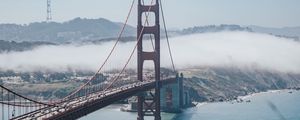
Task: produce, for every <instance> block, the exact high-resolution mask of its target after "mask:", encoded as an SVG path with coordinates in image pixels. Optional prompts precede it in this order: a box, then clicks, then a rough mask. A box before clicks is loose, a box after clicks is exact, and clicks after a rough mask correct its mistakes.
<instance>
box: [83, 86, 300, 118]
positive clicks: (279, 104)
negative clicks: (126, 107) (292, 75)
mask: <svg viewBox="0 0 300 120" xmlns="http://www.w3.org/2000/svg"><path fill="white" fill-rule="evenodd" d="M245 99H246V100H251V102H243V103H236V102H223V103H207V104H201V105H200V104H199V105H197V107H193V108H189V109H186V110H185V111H184V112H183V113H181V114H177V115H175V114H168V113H162V119H163V120H300V91H293V92H292V93H289V91H288V90H284V91H277V92H272V93H270V92H268V93H259V94H255V95H252V96H247V97H245ZM120 106H121V105H111V106H109V107H106V108H104V109H101V110H98V111H96V112H94V113H92V114H89V115H88V116H85V117H83V118H81V119H80V120H100V119H101V120H135V119H136V113H128V112H121V111H120ZM148 119H149V120H151V118H148ZM152 119H153V118H152Z"/></svg>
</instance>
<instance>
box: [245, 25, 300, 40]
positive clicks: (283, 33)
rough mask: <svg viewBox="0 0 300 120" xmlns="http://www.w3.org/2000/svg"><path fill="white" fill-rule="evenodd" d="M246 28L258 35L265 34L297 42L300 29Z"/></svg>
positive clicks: (299, 36)
mask: <svg viewBox="0 0 300 120" xmlns="http://www.w3.org/2000/svg"><path fill="white" fill-rule="evenodd" d="M248 27H249V28H251V29H252V30H253V31H255V32H259V33H267V34H272V35H276V36H279V37H287V38H292V39H296V40H299V38H300V27H283V28H268V27H260V26H254V25H252V26H248Z"/></svg>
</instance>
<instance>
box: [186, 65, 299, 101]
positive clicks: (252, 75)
mask: <svg viewBox="0 0 300 120" xmlns="http://www.w3.org/2000/svg"><path fill="white" fill-rule="evenodd" d="M182 72H183V73H184V74H185V75H186V76H185V78H186V79H185V81H184V84H185V86H186V87H187V88H188V89H189V90H190V92H191V95H192V97H193V99H194V100H196V101H214V100H221V101H222V100H226V99H234V98H235V97H236V96H242V95H247V94H250V93H255V92H262V91H267V90H275V89H286V88H295V87H300V74H296V73H281V72H275V71H266V70H259V69H256V70H254V69H252V70H249V69H248V70H247V69H238V68H216V67H209V68H197V69H188V70H183V71H182Z"/></svg>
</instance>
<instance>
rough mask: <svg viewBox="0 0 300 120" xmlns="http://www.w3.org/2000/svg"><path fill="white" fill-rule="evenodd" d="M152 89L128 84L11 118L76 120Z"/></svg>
mask: <svg viewBox="0 0 300 120" xmlns="http://www.w3.org/2000/svg"><path fill="white" fill-rule="evenodd" d="M173 82H176V78H167V79H163V80H161V82H160V84H161V85H164V84H169V83H173ZM154 87H155V81H153V80H152V81H144V82H138V83H133V84H128V85H124V86H121V87H118V88H114V89H109V90H106V91H99V92H95V93H93V94H89V95H87V96H84V97H79V98H75V99H72V100H69V101H65V102H62V103H60V104H58V105H56V106H48V107H45V108H41V109H38V110H36V111H33V112H30V113H27V114H24V115H21V116H18V117H15V118H13V120H19V119H25V120H32V119H36V120H44V119H51V120H67V119H77V118H80V117H82V116H85V115H87V114H89V113H92V112H94V111H96V110H99V109H101V108H103V107H106V106H108V105H110V104H112V103H114V102H116V101H119V100H122V99H125V98H128V97H130V96H133V95H135V94H138V93H139V92H142V91H146V90H149V89H153V88H154Z"/></svg>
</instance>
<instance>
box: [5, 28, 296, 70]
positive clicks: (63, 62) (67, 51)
mask: <svg viewBox="0 0 300 120" xmlns="http://www.w3.org/2000/svg"><path fill="white" fill-rule="evenodd" d="M161 42H162V43H161V51H162V54H161V62H162V63H161V65H162V67H170V66H171V63H170V57H169V54H168V48H167V44H166V41H165V40H162V41H161ZM170 43H171V47H172V52H173V55H174V61H175V64H176V67H177V68H178V69H183V68H191V67H199V66H214V67H218V66H220V67H227V66H228V67H238V68H253V67H255V68H259V69H265V70H272V71H279V72H294V73H300V42H295V41H293V40H290V39H285V38H279V37H275V36H272V35H267V34H258V33H249V32H218V33H205V34H194V35H188V36H180V37H175V38H171V39H170ZM134 45H135V42H127V43H120V44H119V45H118V46H117V48H116V51H115V52H114V55H113V57H112V58H111V59H109V61H110V62H109V63H108V64H107V65H106V66H105V69H104V70H110V69H120V68H121V67H122V66H123V65H124V64H125V61H126V60H127V58H128V56H129V54H130V52H131V51H132V49H133V47H134ZM147 45H148V46H144V47H145V48H146V49H148V50H151V49H152V46H151V44H150V42H149V41H148V44H147ZM112 46H113V42H107V43H103V44H101V45H83V46H76V45H64V46H63V45H61V46H42V47H38V48H36V49H34V50H31V51H24V52H10V53H2V54H0V70H2V71H5V70H14V71H21V72H32V71H59V72H63V71H70V70H84V71H96V70H97V68H99V66H100V65H101V63H102V62H103V61H104V59H105V58H106V56H107V55H108V53H109V50H110V49H111V47H112ZM134 55H135V56H133V59H132V61H131V62H130V64H129V68H133V69H135V68H136V53H135V54H134Z"/></svg>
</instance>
